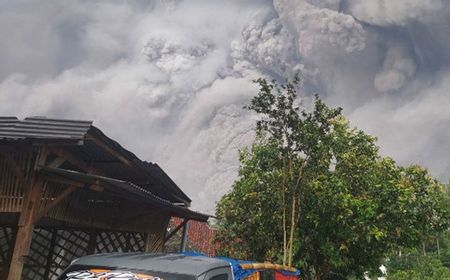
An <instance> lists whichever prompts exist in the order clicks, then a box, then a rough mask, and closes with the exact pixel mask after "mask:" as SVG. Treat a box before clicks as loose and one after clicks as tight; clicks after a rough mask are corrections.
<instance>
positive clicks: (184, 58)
mask: <svg viewBox="0 0 450 280" xmlns="http://www.w3.org/2000/svg"><path fill="white" fill-rule="evenodd" d="M449 29H450V2H448V1H444V0H396V1H390V0H296V1H294V0H274V1H268V0H267V1H264V0H250V1H238V0H234V1H233V0H231V1H210V0H203V1H192V0H190V1H187V0H185V1H162V0H160V1H156V0H155V1H145V0H144V1H138V0H136V1H127V2H123V1H110V2H107V3H106V2H100V1H82V0H80V1H64V2H61V1H47V2H37V1H31V0H18V1H7V0H0V38H2V39H1V40H0V114H1V115H17V116H19V117H25V116H29V115H47V116H52V117H61V118H74V119H92V120H94V121H95V124H96V125H97V126H98V127H100V128H101V129H102V130H104V131H105V132H106V133H107V135H109V136H111V137H112V138H114V139H117V140H118V141H119V142H121V143H122V144H124V146H125V147H127V148H129V149H130V150H132V151H134V152H136V153H137V154H138V155H139V156H140V157H141V158H144V159H146V160H150V161H154V162H158V163H159V164H161V165H162V167H163V168H164V169H165V170H166V171H167V172H168V173H169V175H171V177H173V178H174V179H175V181H176V182H177V183H178V184H179V185H180V186H181V187H182V188H183V189H184V190H185V191H186V192H187V193H188V194H189V195H190V196H191V197H192V198H193V201H194V202H193V206H194V208H195V209H198V210H202V211H207V212H212V211H213V209H214V204H215V201H217V200H218V199H219V198H220V196H221V195H223V194H224V193H226V192H227V190H228V189H229V187H230V185H231V184H232V182H233V180H234V179H235V178H236V175H237V166H238V152H237V150H238V149H239V148H242V147H245V146H247V145H249V144H250V143H251V142H252V140H253V137H254V132H253V124H254V116H253V115H252V114H250V113H249V112H246V111H245V110H244V109H243V108H242V107H243V106H244V105H245V104H246V103H247V102H248V100H249V99H250V98H251V97H252V96H253V95H254V94H255V93H256V91H257V88H256V87H255V85H254V84H253V83H252V82H251V81H252V80H253V79H255V78H257V77H261V76H262V77H267V78H275V79H279V80H283V79H284V77H292V75H293V74H294V73H296V72H297V71H300V72H301V73H302V74H303V76H304V84H305V90H304V95H303V100H306V101H305V102H307V100H309V98H310V97H311V95H312V94H314V93H316V92H318V93H320V94H321V96H322V97H323V98H324V99H325V100H326V101H327V102H328V103H330V104H331V105H333V106H342V107H344V113H345V114H346V115H347V116H348V117H349V118H350V120H351V121H352V123H353V124H354V125H357V126H359V127H360V128H362V129H364V130H366V131H367V132H369V133H372V134H373V135H375V136H378V137H379V144H380V146H381V147H382V152H383V153H384V154H386V155H391V156H393V157H394V158H395V159H396V160H397V161H398V162H399V163H401V164H409V163H413V162H417V163H420V164H423V165H425V166H428V167H429V168H430V170H431V171H432V173H433V174H434V175H436V176H438V177H439V178H441V179H442V180H448V178H449V176H448V170H449V168H450V162H449V161H448V160H447V158H448V156H449V154H450V141H447V139H449V137H450V130H449V129H448V127H449V125H450V110H448V109H447V108H448V107H449V106H450V94H449V92H448V91H449V88H450V72H449V66H448V65H450V49H449V48H448V46H449V45H450V33H449V32H448V30H449Z"/></svg>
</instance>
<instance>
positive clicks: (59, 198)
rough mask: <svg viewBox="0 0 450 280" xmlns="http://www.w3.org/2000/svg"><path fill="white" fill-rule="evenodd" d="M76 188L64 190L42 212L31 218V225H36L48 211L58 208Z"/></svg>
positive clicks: (70, 187) (71, 187)
mask: <svg viewBox="0 0 450 280" xmlns="http://www.w3.org/2000/svg"><path fill="white" fill-rule="evenodd" d="M77 188H78V186H74V185H72V186H69V187H68V188H66V189H65V190H64V191H63V192H62V193H60V194H59V195H58V196H57V197H56V198H55V200H53V201H52V202H50V203H49V204H48V205H47V206H46V207H45V208H44V209H43V210H41V211H40V212H39V213H38V214H36V216H35V217H34V218H33V224H36V223H37V222H38V221H39V220H40V219H41V218H42V217H43V216H45V214H47V213H48V212H49V211H50V210H52V209H53V208H55V207H56V206H58V204H60V203H61V201H62V200H63V199H64V198H66V197H68V196H69V195H70V194H72V193H73V192H74V191H75V190H76V189H77Z"/></svg>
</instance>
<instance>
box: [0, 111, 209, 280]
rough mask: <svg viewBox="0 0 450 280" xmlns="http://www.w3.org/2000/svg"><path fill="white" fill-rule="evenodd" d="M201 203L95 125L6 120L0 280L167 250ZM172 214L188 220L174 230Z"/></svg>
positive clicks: (0, 140) (1, 128)
mask: <svg viewBox="0 0 450 280" xmlns="http://www.w3.org/2000/svg"><path fill="white" fill-rule="evenodd" d="M190 202H191V200H190V199H189V197H188V196H187V195H186V194H185V193H183V191H182V190H181V189H180V188H179V187H178V186H177V185H176V184H175V183H174V182H173V181H172V180H171V179H170V177H169V176H167V175H166V173H164V171H163V170H162V169H161V168H160V167H159V166H158V165H157V164H153V163H149V162H145V161H142V160H140V159H139V158H138V157H136V156H135V155H134V154H133V153H131V152H129V151H127V150H126V149H124V148H123V147H122V146H120V145H119V144H118V143H117V142H115V141H114V140H112V139H110V138H108V137H107V136H105V134H103V133H102V132H101V131H100V130H99V129H98V128H96V127H95V126H93V125H92V122H88V121H71V120H57V119H47V118H26V119H24V120H19V119H17V118H15V117H0V280H3V279H8V280H19V279H26V280H28V279H30V280H31V279H32V280H41V279H43V280H48V279H55V278H56V277H57V275H58V274H59V273H60V272H61V271H62V270H63V269H64V267H66V266H67V265H68V264H69V263H70V262H71V261H72V260H73V259H75V258H77V257H80V256H83V255H87V254H93V253H102V252H133V251H151V252H156V251H161V250H162V249H163V247H164V243H165V242H166V241H167V240H168V239H169V238H170V237H172V236H173V235H174V234H175V232H176V231H178V230H179V229H181V228H182V227H183V226H185V225H186V222H187V221H188V220H196V221H203V222H205V221H207V219H208V216H207V215H204V214H201V213H198V212H194V211H192V210H189V209H188V207H189V205H190ZM171 217H179V218H182V219H183V221H184V222H183V223H181V224H180V225H179V226H178V227H177V228H175V229H174V230H173V231H172V232H169V233H168V232H167V225H168V223H169V220H170V218H171Z"/></svg>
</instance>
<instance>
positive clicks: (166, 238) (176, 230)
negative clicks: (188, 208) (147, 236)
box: [164, 219, 189, 243]
mask: <svg viewBox="0 0 450 280" xmlns="http://www.w3.org/2000/svg"><path fill="white" fill-rule="evenodd" d="M188 221H189V220H188V219H184V220H183V222H182V223H181V224H179V225H178V226H177V227H176V228H175V229H174V230H172V231H171V232H170V233H169V234H168V235H167V236H166V237H165V238H164V243H166V242H167V241H169V239H170V238H172V236H174V235H175V234H176V233H177V232H178V231H179V230H180V229H181V228H182V227H184V225H185V224H186V223H187V222H188Z"/></svg>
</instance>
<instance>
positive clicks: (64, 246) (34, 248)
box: [22, 228, 145, 280]
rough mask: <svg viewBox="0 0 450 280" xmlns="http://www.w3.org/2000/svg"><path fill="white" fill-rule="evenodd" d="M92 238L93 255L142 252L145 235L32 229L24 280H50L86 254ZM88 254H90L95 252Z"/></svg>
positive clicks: (23, 275)
mask: <svg viewBox="0 0 450 280" xmlns="http://www.w3.org/2000/svg"><path fill="white" fill-rule="evenodd" d="M91 236H95V251H94V252H95V253H111V252H143V251H144V248H145V246H144V243H145V242H144V234H141V233H130V232H98V233H97V234H96V235H91V234H90V233H89V232H86V231H80V230H56V229H43V228H39V229H35V230H34V234H33V241H32V244H31V250H30V254H29V257H28V258H27V261H26V263H25V266H24V270H23V273H22V279H23V280H53V279H56V278H57V277H58V275H60V274H61V272H62V271H63V270H64V268H66V267H67V266H68V265H69V264H70V262H71V261H72V260H74V259H76V258H79V257H81V256H84V255H87V254H88V248H89V243H90V240H89V239H90V237H91ZM94 252H91V253H94Z"/></svg>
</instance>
